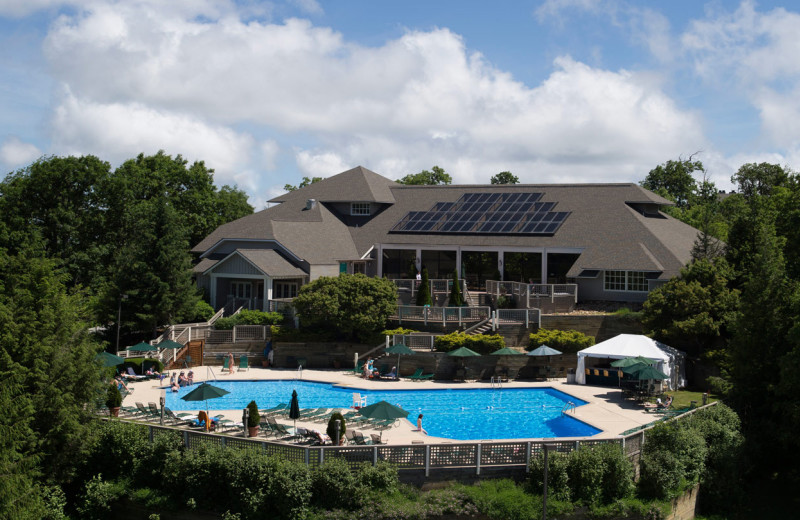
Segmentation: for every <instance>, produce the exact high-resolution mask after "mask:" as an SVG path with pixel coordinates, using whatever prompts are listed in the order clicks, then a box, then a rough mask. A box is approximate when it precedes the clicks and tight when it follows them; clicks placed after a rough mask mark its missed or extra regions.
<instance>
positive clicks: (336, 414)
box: [325, 412, 347, 442]
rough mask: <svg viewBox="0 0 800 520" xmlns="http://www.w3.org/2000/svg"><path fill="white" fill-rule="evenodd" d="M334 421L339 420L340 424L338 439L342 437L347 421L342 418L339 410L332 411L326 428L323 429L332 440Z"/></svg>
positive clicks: (334, 430)
mask: <svg viewBox="0 0 800 520" xmlns="http://www.w3.org/2000/svg"><path fill="white" fill-rule="evenodd" d="M336 421H339V422H340V424H341V427H340V429H339V439H344V432H345V431H347V421H345V420H344V416H343V415H342V414H341V413H339V412H333V413H332V414H331V418H330V419H329V420H328V429H327V430H325V433H327V434H328V437H330V438H331V440H332V441H334V442H336V440H335V439H336Z"/></svg>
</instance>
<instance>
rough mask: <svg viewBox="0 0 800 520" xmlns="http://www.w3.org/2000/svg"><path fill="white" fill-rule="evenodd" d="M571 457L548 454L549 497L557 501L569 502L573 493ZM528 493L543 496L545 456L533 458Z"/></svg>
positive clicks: (560, 454) (561, 454)
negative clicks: (570, 468)
mask: <svg viewBox="0 0 800 520" xmlns="http://www.w3.org/2000/svg"><path fill="white" fill-rule="evenodd" d="M568 465H569V457H568V456H567V455H565V454H563V453H548V454H547V496H548V498H549V497H553V498H554V499H556V500H563V501H569V500H570V498H571V492H570V487H569V476H568V474H567V466H568ZM527 489H528V492H530V493H533V494H541V493H542V491H543V489H544V454H541V455H539V456H537V457H531V466H530V473H529V474H528V480H527Z"/></svg>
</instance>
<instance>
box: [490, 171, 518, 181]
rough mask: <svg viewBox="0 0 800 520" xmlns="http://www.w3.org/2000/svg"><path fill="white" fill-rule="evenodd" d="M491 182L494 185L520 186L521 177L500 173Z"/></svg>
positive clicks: (509, 173)
mask: <svg viewBox="0 0 800 520" xmlns="http://www.w3.org/2000/svg"><path fill="white" fill-rule="evenodd" d="M490 182H491V183H492V184H519V177H517V176H516V175H514V174H513V173H511V172H500V173H498V174H497V175H493V176H492V178H491V181H490Z"/></svg>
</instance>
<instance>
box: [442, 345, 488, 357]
mask: <svg viewBox="0 0 800 520" xmlns="http://www.w3.org/2000/svg"><path fill="white" fill-rule="evenodd" d="M447 355H448V356H453V357H473V356H480V354H478V353H477V352H475V351H474V350H470V349H468V348H467V347H461V348H457V349H455V350H452V351H450V352H448V353H447Z"/></svg>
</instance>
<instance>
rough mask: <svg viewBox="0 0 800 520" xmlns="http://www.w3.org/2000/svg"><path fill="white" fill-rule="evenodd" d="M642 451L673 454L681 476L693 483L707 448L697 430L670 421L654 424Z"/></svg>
mask: <svg viewBox="0 0 800 520" xmlns="http://www.w3.org/2000/svg"><path fill="white" fill-rule="evenodd" d="M643 451H644V452H645V453H653V452H656V451H667V452H669V453H671V454H673V455H674V456H675V459H676V461H677V464H678V470H679V471H680V476H681V478H683V479H685V480H686V481H687V482H688V483H692V484H693V483H695V482H698V481H699V480H700V474H701V473H702V472H703V468H704V467H705V458H706V452H707V448H706V443H705V440H704V439H703V437H702V435H700V434H699V433H698V432H696V431H694V430H693V429H690V428H688V427H686V426H683V425H682V424H681V423H670V424H663V425H659V426H656V427H655V428H652V429H651V430H649V431H648V432H647V434H646V437H645V444H644V449H643Z"/></svg>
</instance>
